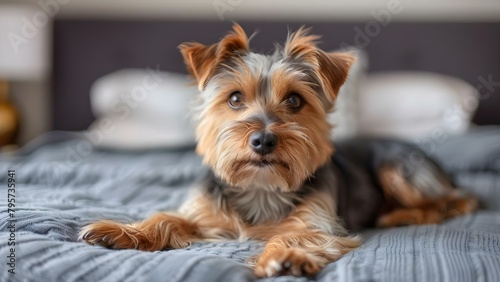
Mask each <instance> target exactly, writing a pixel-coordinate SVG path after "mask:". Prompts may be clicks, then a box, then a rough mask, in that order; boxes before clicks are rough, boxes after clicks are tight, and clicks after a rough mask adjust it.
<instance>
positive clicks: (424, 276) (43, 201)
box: [0, 127, 500, 282]
mask: <svg viewBox="0 0 500 282" xmlns="http://www.w3.org/2000/svg"><path fill="white" fill-rule="evenodd" d="M46 139H49V140H50V139H51V140H52V141H54V139H55V138H54V137H53V136H52V137H50V136H49V137H46ZM59 139H63V140H64V139H67V138H59ZM59 141H61V140H59ZM38 143H47V142H41V141H39V142H38ZM86 145H87V144H86V143H85V142H84V141H81V140H78V139H75V138H73V139H72V140H66V141H63V142H55V143H49V144H44V145H43V146H41V145H40V144H31V146H27V147H26V148H25V149H24V151H22V153H23V154H22V155H21V156H18V157H15V158H12V157H6V156H1V158H2V160H1V161H0V185H1V187H2V188H1V192H0V203H1V204H0V205H1V206H2V209H1V213H0V231H1V233H0V254H1V255H0V281H203V282H209V281H217V282H219V281H250V280H254V279H255V277H254V276H253V274H252V271H251V269H249V268H248V267H247V266H245V264H244V262H245V260H246V258H247V257H249V256H250V255H253V254H256V253H258V252H259V250H260V249H261V248H262V245H261V244H259V243H257V242H243V243H240V242H234V241H230V242H223V243H195V244H193V245H192V246H190V247H189V248H187V249H182V250H172V251H162V252H154V253H148V252H141V251H136V250H119V251H116V250H108V249H105V248H101V247H96V246H90V245H87V244H85V243H82V242H78V241H77V233H78V230H79V228H80V227H82V226H83V225H85V224H87V223H89V222H92V221H95V220H98V219H101V218H102V219H115V220H119V221H122V222H131V221H135V220H140V219H143V218H145V217H147V216H148V215H151V214H152V213H154V212H155V211H163V210H172V209H175V208H177V207H178V206H179V205H180V204H181V203H182V202H183V200H184V199H185V198H186V197H187V194H188V190H189V189H188V187H189V185H190V184H191V183H192V182H193V181H194V180H195V179H196V178H197V177H200V176H202V175H203V171H204V168H203V167H202V166H201V164H200V160H199V158H198V157H197V156H196V155H195V154H194V153H193V152H192V150H184V151H175V152H169V151H154V152H134V153H130V152H129V153H123V152H112V151H105V150H95V149H94V150H92V151H91V150H90V148H89V147H88V146H86ZM423 147H424V149H425V150H427V151H428V152H429V154H431V155H433V156H435V157H436V158H437V159H438V161H439V162H440V163H441V164H442V165H443V166H444V167H445V168H446V169H447V170H448V171H449V172H451V173H452V175H453V177H454V179H456V180H457V182H458V183H459V184H460V185H461V186H463V187H464V189H465V190H467V191H469V192H471V193H474V194H476V195H477V196H478V197H479V198H480V199H481V201H482V203H483V209H482V210H481V211H480V212H478V213H477V214H473V215H470V216H466V217H460V218H455V219H452V220H449V221H447V222H444V223H442V224H438V225H425V226H419V227H417V226H411V227H401V228H393V229H386V230H367V231H366V232H364V233H363V237H364V239H365V243H364V244H363V245H362V246H361V247H360V248H359V249H357V250H355V251H353V252H351V253H349V254H347V255H345V256H344V257H343V258H341V259H340V260H339V261H337V262H334V263H331V264H329V265H328V266H327V267H326V268H325V269H324V270H323V271H322V272H321V273H320V274H319V275H318V276H317V277H315V278H305V277H301V278H296V277H291V276H284V277H278V278H274V279H268V280H275V281H309V280H317V281H383V282H385V281H500V129H499V128H496V127H490V128H479V129H476V130H473V132H471V133H470V134H468V135H466V136H459V137H450V138H448V139H447V140H446V141H443V140H438V141H436V140H431V139H430V140H427V141H426V142H424V143H423ZM9 169H13V170H15V171H16V176H15V178H16V183H17V186H16V191H15V197H16V198H15V199H16V208H15V212H14V214H15V220H16V221H15V227H16V232H15V242H16V245H15V256H16V264H15V274H11V273H9V272H8V270H9V269H10V268H11V267H10V266H9V265H7V263H8V260H9V258H7V256H8V255H9V254H10V248H12V246H8V239H9V237H10V236H11V234H10V231H9V222H8V221H7V219H8V216H9V213H8V212H7V210H6V206H7V171H8V170H9Z"/></svg>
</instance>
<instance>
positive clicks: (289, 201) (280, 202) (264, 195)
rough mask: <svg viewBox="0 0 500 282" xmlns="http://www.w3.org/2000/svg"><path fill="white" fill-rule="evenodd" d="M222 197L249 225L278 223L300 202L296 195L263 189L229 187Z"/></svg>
mask: <svg viewBox="0 0 500 282" xmlns="http://www.w3.org/2000/svg"><path fill="white" fill-rule="evenodd" d="M221 196H222V197H224V199H223V201H225V202H226V204H227V206H228V207H229V208H230V209H232V210H233V211H235V212H236V213H238V215H239V216H240V217H241V219H243V221H244V222H246V223H249V224H259V223H266V222H278V221H280V220H282V219H283V218H285V217H286V216H288V215H289V214H290V212H292V211H293V209H294V208H295V205H296V204H297V202H298V201H299V197H298V196H297V194H296V193H283V192H276V191H267V190H265V189H261V188H254V189H246V190H239V189H236V188H231V187H228V188H227V189H225V190H224V191H223V192H222V195H221Z"/></svg>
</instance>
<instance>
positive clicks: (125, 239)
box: [79, 220, 148, 250]
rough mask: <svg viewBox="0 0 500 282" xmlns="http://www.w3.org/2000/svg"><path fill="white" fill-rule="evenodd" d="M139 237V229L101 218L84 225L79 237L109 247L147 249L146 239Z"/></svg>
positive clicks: (90, 242) (92, 243) (93, 243)
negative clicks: (101, 219)
mask: <svg viewBox="0 0 500 282" xmlns="http://www.w3.org/2000/svg"><path fill="white" fill-rule="evenodd" d="M141 237H143V236H141V234H140V232H139V230H137V229H136V228H134V227H132V226H130V225H126V224H121V223H118V222H114V221H110V220H103V221H99V222H96V223H92V224H89V225H87V226H85V227H84V228H83V229H82V231H81V232H80V236H79V239H80V240H82V241H85V242H87V243H89V244H91V245H99V246H103V247H106V248H110V249H139V250H147V247H148V244H147V240H145V238H141Z"/></svg>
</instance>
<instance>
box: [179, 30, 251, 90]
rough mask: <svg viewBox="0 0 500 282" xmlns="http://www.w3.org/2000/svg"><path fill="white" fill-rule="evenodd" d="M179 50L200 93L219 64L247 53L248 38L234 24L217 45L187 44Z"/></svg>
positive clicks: (182, 45)
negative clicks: (231, 29)
mask: <svg viewBox="0 0 500 282" xmlns="http://www.w3.org/2000/svg"><path fill="white" fill-rule="evenodd" d="M179 49H180V51H181V53H182V56H183V58H184V63H185V64H186V67H187V70H188V72H189V73H191V74H192V75H193V77H194V78H195V79H196V81H197V82H198V88H199V89H200V91H202V90H203V89H204V88H205V86H206V84H207V82H208V80H209V79H210V77H211V76H212V75H213V73H214V71H215V69H216V68H217V66H218V65H219V64H221V63H222V62H224V61H226V60H228V59H230V58H233V57H238V56H240V55H242V54H246V53H248V51H249V48H248V37H247V35H246V33H245V31H244V30H243V28H242V27H241V26H240V25H238V24H234V25H233V31H232V32H231V33H229V34H228V35H226V36H225V37H224V38H222V40H221V41H220V42H219V43H216V44H213V45H209V46H206V45H203V44H201V43H197V42H187V43H182V44H181V45H179Z"/></svg>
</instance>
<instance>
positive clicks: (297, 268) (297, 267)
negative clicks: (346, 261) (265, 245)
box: [255, 248, 326, 278]
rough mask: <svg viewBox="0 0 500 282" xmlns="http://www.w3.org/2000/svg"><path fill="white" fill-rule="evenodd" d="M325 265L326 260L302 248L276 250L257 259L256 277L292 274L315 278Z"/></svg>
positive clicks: (267, 252)
mask: <svg viewBox="0 0 500 282" xmlns="http://www.w3.org/2000/svg"><path fill="white" fill-rule="evenodd" d="M325 264H326V260H325V259H323V258H321V257H317V256H315V255H313V254H311V253H308V252H307V251H305V250H304V249H301V248H286V249H274V250H272V251H266V252H265V253H264V254H262V255H261V256H260V257H259V258H258V259H257V263H256V265H255V275H257V276H258V277H261V278H262V277H273V276H278V275H290V274H291V275H294V276H302V275H307V276H314V275H316V274H317V273H318V272H319V271H320V270H321V269H322V268H323V267H324V266H325Z"/></svg>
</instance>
